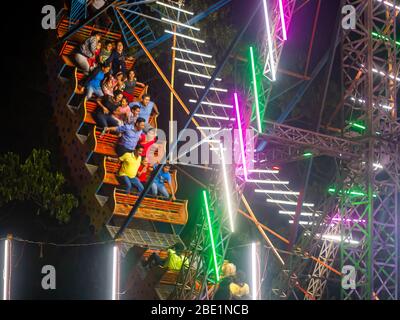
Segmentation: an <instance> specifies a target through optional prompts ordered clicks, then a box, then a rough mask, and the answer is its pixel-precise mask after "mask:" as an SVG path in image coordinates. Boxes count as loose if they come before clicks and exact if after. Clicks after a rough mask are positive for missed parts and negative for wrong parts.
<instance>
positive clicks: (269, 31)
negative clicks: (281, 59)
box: [263, 0, 276, 81]
mask: <svg viewBox="0 0 400 320" xmlns="http://www.w3.org/2000/svg"><path fill="white" fill-rule="evenodd" d="M263 4H264V18H265V26H266V28H267V41H268V53H269V61H270V66H271V75H272V79H271V80H272V81H276V70H275V62H274V52H273V47H272V35H271V27H270V24H269V16H268V7H267V0H263ZM264 69H265V68H264ZM264 71H265V70H264Z"/></svg>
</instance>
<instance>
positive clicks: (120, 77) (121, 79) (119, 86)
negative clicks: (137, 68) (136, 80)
mask: <svg viewBox="0 0 400 320" xmlns="http://www.w3.org/2000/svg"><path fill="white" fill-rule="evenodd" d="M115 80H116V81H117V83H116V85H115V87H114V90H119V91H121V92H124V90H125V75H124V74H123V73H122V72H118V73H117V74H116V75H115Z"/></svg>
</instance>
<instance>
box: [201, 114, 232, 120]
mask: <svg viewBox="0 0 400 320" xmlns="http://www.w3.org/2000/svg"><path fill="white" fill-rule="evenodd" d="M194 116H195V117H198V118H206V119H215V120H225V121H230V120H232V119H230V118H228V117H220V116H212V115H209V114H201V113H195V114H194ZM233 120H235V119H233Z"/></svg>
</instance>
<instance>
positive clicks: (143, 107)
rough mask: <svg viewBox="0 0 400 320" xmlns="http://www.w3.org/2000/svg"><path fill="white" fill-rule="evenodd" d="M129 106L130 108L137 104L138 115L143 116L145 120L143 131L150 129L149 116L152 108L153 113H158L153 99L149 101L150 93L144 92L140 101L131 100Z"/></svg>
mask: <svg viewBox="0 0 400 320" xmlns="http://www.w3.org/2000/svg"><path fill="white" fill-rule="evenodd" d="M129 106H130V107H131V108H132V107H134V106H139V108H140V113H139V117H140V118H143V119H144V120H145V121H146V125H145V128H144V130H143V131H144V132H145V133H147V132H149V131H150V130H152V129H153V128H152V127H151V126H150V124H149V120H150V116H151V113H152V111H153V110H154V111H155V113H157V114H158V108H157V106H156V105H155V103H154V102H153V101H150V95H148V94H144V95H143V97H142V101H140V102H132V103H130V104H129Z"/></svg>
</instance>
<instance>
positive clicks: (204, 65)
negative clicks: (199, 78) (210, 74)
mask: <svg viewBox="0 0 400 320" xmlns="http://www.w3.org/2000/svg"><path fill="white" fill-rule="evenodd" d="M175 61H179V62H184V63H190V64H194V65H196V66H201V67H206V68H215V66H214V65H212V64H207V63H201V62H196V61H192V60H186V59H181V58H175Z"/></svg>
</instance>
